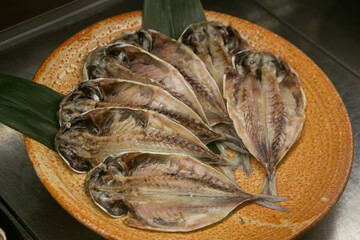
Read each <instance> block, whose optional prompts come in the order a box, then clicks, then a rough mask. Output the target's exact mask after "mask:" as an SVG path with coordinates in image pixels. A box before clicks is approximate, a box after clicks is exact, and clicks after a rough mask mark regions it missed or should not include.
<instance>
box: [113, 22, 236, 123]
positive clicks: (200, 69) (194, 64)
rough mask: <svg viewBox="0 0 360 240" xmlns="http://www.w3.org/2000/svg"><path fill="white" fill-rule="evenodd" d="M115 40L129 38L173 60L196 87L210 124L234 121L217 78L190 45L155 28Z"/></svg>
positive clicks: (123, 35)
mask: <svg viewBox="0 0 360 240" xmlns="http://www.w3.org/2000/svg"><path fill="white" fill-rule="evenodd" d="M112 42H126V43H129V44H132V45H135V46H138V47H141V48H143V49H144V50H145V51H148V52H150V53H151V54H154V55H155V56H157V57H158V58H160V59H162V60H164V61H166V62H168V63H170V64H171V65H172V66H174V67H175V68H176V69H177V70H178V71H179V72H180V73H181V74H182V75H183V76H184V78H185V80H186V81H187V82H188V83H189V84H190V85H191V87H192V88H193V89H194V92H195V94H196V96H197V98H198V99H199V102H200V104H201V106H202V107H203V109H204V112H205V114H206V117H207V119H208V121H209V123H210V125H214V124H216V123H219V122H231V120H230V119H229V116H228V115H227V111H226V107H225V104H224V101H223V98H222V95H221V93H220V90H219V88H218V86H217V84H216V81H215V79H214V78H213V77H212V75H211V74H210V73H209V71H208V70H207V68H206V66H205V64H204V63H203V62H202V61H201V59H200V58H199V57H198V56H197V55H196V54H195V53H194V52H193V51H191V49H189V48H188V47H186V46H185V45H184V44H181V43H180V42H178V41H176V40H174V39H171V38H169V37H167V36H165V35H163V34H161V33H159V32H156V31H154V30H143V29H141V30H138V31H136V32H134V33H125V34H122V35H120V36H118V37H117V38H115V39H114V40H113V41H112Z"/></svg>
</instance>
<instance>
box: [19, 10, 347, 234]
mask: <svg viewBox="0 0 360 240" xmlns="http://www.w3.org/2000/svg"><path fill="white" fill-rule="evenodd" d="M206 16H207V19H208V20H215V21H220V22H223V23H224V24H229V23H231V24H232V26H233V27H235V28H236V29H238V30H239V31H240V32H241V33H242V34H243V35H244V36H245V37H246V38H247V39H248V41H249V43H250V45H251V47H253V48H254V49H258V50H263V49H266V50H269V51H271V52H273V53H275V54H276V55H280V56H282V57H283V58H284V59H285V60H286V61H287V62H288V63H289V64H290V65H291V66H292V67H293V68H294V69H295V71H296V72H297V73H298V74H299V76H300V79H301V83H302V86H303V88H304V91H305V95H306V98H307V103H308V106H307V109H306V121H305V125H304V129H303V131H302V134H301V137H300V139H299V141H298V142H297V143H296V144H295V145H294V146H293V148H292V149H291V150H290V152H289V153H288V154H286V156H285V158H284V159H283V161H282V163H281V164H280V165H279V167H278V169H277V172H276V179H277V189H278V195H279V196H283V197H289V198H292V200H291V201H287V202H284V203H281V205H282V206H284V207H286V208H287V209H289V210H290V212H289V213H286V212H278V211H274V210H270V209H267V208H264V207H260V206H257V205H255V204H247V205H243V206H240V207H239V208H238V209H236V210H235V211H233V212H232V214H230V215H229V217H227V218H226V219H225V220H223V221H222V222H220V223H218V224H215V225H212V226H210V227H207V228H204V229H201V230H198V231H194V232H190V233H161V232H151V231H145V230H139V229H135V228H130V227H127V226H125V225H124V224H123V219H113V218H111V217H109V216H108V215H106V214H105V213H103V212H102V211H101V210H100V209H99V208H98V207H96V206H95V204H94V203H93V202H92V201H91V200H90V198H89V197H88V196H86V195H85V192H84V187H83V183H84V178H85V175H82V174H76V173H74V172H72V171H71V170H70V169H69V168H68V166H67V165H66V164H65V163H64V162H63V161H62V160H61V159H60V158H59V156H58V155H57V153H55V152H53V151H51V150H49V149H47V148H46V147H44V146H43V145H41V144H40V143H37V142H36V141H34V140H31V139H29V138H26V146H27V149H28V152H29V155H30V157H31V159H32V162H33V165H34V168H35V170H36V172H37V174H38V176H39V177H40V179H41V181H42V182H43V184H44V185H45V187H46V188H47V189H48V191H49V192H50V193H51V194H52V196H53V197H54V198H55V199H56V200H57V201H58V202H59V204H60V205H61V206H63V207H64V208H65V209H66V210H67V211H68V212H69V213H70V214H71V215H73V216H74V217H75V218H76V219H78V220H79V221H80V222H82V223H83V224H84V225H86V226H87V227H89V228H90V229H92V230H94V231H96V232H97V233H99V234H101V235H103V236H104V237H106V238H110V239H124V240H125V239H127V240H130V239H148V240H151V239H156V240H160V239H170V238H171V239H194V240H195V239H196V240H199V239H247V240H248V239H261V240H263V239H292V238H296V237H298V236H299V235H301V234H302V233H304V232H305V231H306V230H308V229H310V228H311V227H312V226H313V225H314V224H315V223H317V222H318V221H319V220H320V219H321V218H322V217H324V215H325V214H326V213H327V212H328V211H329V210H330V209H331V208H332V207H333V206H334V204H335V203H336V201H337V200H338V199H339V197H340V195H341V194H342V192H343V190H344V188H345V185H346V183H347V181H348V178H349V175H350V171H351V166H352V159H353V137H352V131H351V126H350V120H349V117H348V115H347V112H346V109H345V107H344V104H343V102H342V100H341V98H340V96H339V94H338V93H337V91H336V90H335V88H334V86H333V85H332V84H331V82H330V81H329V79H328V78H327V77H326V75H325V74H324V73H323V72H322V71H321V70H320V69H319V67H317V66H316V64H315V63H314V62H312V61H311V60H310V59H309V58H308V57H307V56H306V55H305V54H304V53H303V52H301V51H300V50H299V49H297V48H296V47H295V46H293V45H292V44H290V43H289V42H287V41H286V40H284V39H283V38H281V37H279V36H277V35H276V34H274V33H272V32H270V31H268V30H266V29H264V28H262V27H259V26H257V25H255V24H253V23H250V22H247V21H244V20H241V19H238V18H235V17H232V16H228V15H224V14H219V13H215V12H206ZM140 27H141V12H140V11H137V12H131V13H127V14H123V15H120V16H116V17H113V18H109V19H106V20H104V21H101V22H99V23H96V24H94V25H92V26H90V27H88V28H86V29H84V30H83V31H81V32H79V33H77V34H76V35H75V36H73V37H72V38H70V39H69V40H67V41H66V42H65V43H63V44H62V45H61V46H60V47H59V48H58V49H56V50H55V51H54V52H53V53H52V54H51V55H50V56H49V57H48V58H47V59H46V61H45V62H44V63H43V65H42V66H41V67H40V69H39V70H38V72H37V73H36V75H35V77H34V81H35V82H38V83H41V84H44V85H46V86H48V87H50V88H52V89H54V90H56V91H59V92H61V93H63V94H66V93H68V92H69V91H70V90H72V89H73V88H75V86H76V84H78V83H80V82H81V80H82V66H83V63H84V58H85V57H86V55H87V54H88V53H89V52H90V51H91V50H92V49H94V48H96V47H98V46H100V45H103V44H106V43H108V42H109V41H110V40H111V39H112V38H114V37H116V36H117V35H119V34H121V33H122V32H124V31H132V30H136V29H138V28H140ZM251 165H252V167H253V169H254V172H253V174H252V176H251V177H250V178H247V177H246V175H245V174H244V173H243V172H241V171H237V173H236V177H237V181H238V183H239V185H240V186H241V187H242V188H243V189H244V190H245V191H248V192H250V193H260V191H261V187H262V183H263V179H264V176H265V171H264V169H263V168H262V167H261V166H260V164H258V163H257V162H256V161H255V160H254V159H252V162H251Z"/></svg>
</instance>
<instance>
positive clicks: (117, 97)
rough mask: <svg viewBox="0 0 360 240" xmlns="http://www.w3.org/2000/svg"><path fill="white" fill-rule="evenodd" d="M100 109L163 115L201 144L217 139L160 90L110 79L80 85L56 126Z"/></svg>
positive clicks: (65, 103)
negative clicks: (128, 108)
mask: <svg viewBox="0 0 360 240" xmlns="http://www.w3.org/2000/svg"><path fill="white" fill-rule="evenodd" d="M104 107H130V108H140V109H146V110H152V111H155V112H158V113H161V114H164V115H166V116H167V117H169V118H171V119H172V120H174V121H176V122H178V123H179V124H181V125H182V126H184V127H186V128H187V129H189V130H190V131H192V132H193V133H194V134H195V135H196V136H197V137H198V138H199V139H200V140H201V141H202V142H204V143H205V144H207V143H209V142H212V141H214V140H216V139H218V138H220V137H221V136H220V135H219V134H217V133H215V132H214V131H213V130H212V129H211V128H210V127H209V126H208V125H207V124H206V123H205V122H204V121H203V120H202V119H201V118H200V117H199V116H198V115H197V114H196V113H195V112H194V111H193V110H192V109H191V108H190V107H188V106H187V105H185V104H184V103H183V102H181V101H179V100H177V99H176V98H174V97H173V96H171V94H170V93H168V92H167V91H165V90H163V89H162V88H160V87H157V86H153V85H149V84H143V83H139V82H134V81H129V80H121V79H111V78H103V79H97V80H88V81H84V82H82V83H80V84H79V86H78V87H77V88H76V89H75V90H74V91H72V92H71V93H70V94H68V95H67V96H66V97H65V98H64V100H63V101H62V102H61V103H60V107H59V112H58V115H59V120H60V126H62V125H64V124H65V123H66V122H69V121H70V120H71V119H72V118H73V117H75V116H78V115H79V114H81V113H84V112H87V111H89V110H91V109H94V108H104Z"/></svg>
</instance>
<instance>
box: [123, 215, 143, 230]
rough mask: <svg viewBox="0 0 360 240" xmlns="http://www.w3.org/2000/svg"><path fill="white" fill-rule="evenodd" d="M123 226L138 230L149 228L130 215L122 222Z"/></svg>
mask: <svg viewBox="0 0 360 240" xmlns="http://www.w3.org/2000/svg"><path fill="white" fill-rule="evenodd" d="M124 224H125V225H127V226H129V227H134V228H140V229H148V228H149V227H148V225H146V224H144V223H143V222H141V221H140V220H139V219H137V217H136V216H134V215H133V214H130V216H129V217H128V218H126V219H125V220H124Z"/></svg>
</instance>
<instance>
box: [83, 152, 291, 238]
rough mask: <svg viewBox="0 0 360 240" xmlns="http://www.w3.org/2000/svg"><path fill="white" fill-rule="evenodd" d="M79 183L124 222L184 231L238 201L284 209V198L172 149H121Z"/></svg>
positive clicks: (214, 218) (222, 213)
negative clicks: (250, 188)
mask: <svg viewBox="0 0 360 240" xmlns="http://www.w3.org/2000/svg"><path fill="white" fill-rule="evenodd" d="M85 189H86V192H87V194H89V195H90V196H91V198H92V199H93V200H94V202H95V203H96V205H98V206H99V207H100V208H101V209H102V210H104V211H105V212H106V213H108V214H109V215H110V216H112V217H123V216H126V215H127V214H128V213H129V214H128V217H127V218H126V219H125V220H124V223H125V224H126V225H128V226H130V227H135V228H140V229H146V230H153V231H163V232H189V231H193V230H196V229H200V228H203V227H206V226H209V225H211V224H214V223H216V222H219V221H221V220H223V219H224V218H225V217H226V216H227V215H228V214H229V213H230V212H231V211H233V210H234V209H235V208H236V207H237V206H239V205H241V204H242V203H244V202H250V201H252V202H255V203H257V204H259V205H262V206H266V207H268V208H271V209H275V210H281V211H286V209H285V208H283V207H281V206H279V205H277V204H276V203H275V202H281V201H285V200H288V199H287V198H282V197H275V196H267V195H260V194H249V193H246V192H244V191H243V190H241V189H240V187H239V186H238V185H237V184H236V183H234V182H232V181H230V180H229V179H228V178H227V177H226V176H225V175H223V174H222V173H221V172H219V171H218V170H216V169H214V168H212V167H211V166H209V165H207V164H204V163H202V162H200V161H198V160H197V159H195V158H192V157H190V156H185V155H175V154H148V153H141V152H135V153H134V152H133V153H125V154H121V155H118V156H116V157H108V158H107V159H106V160H105V161H104V162H103V163H102V164H101V165H99V166H97V167H95V168H94V169H92V170H91V171H90V172H89V173H88V175H87V176H86V180H85Z"/></svg>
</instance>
